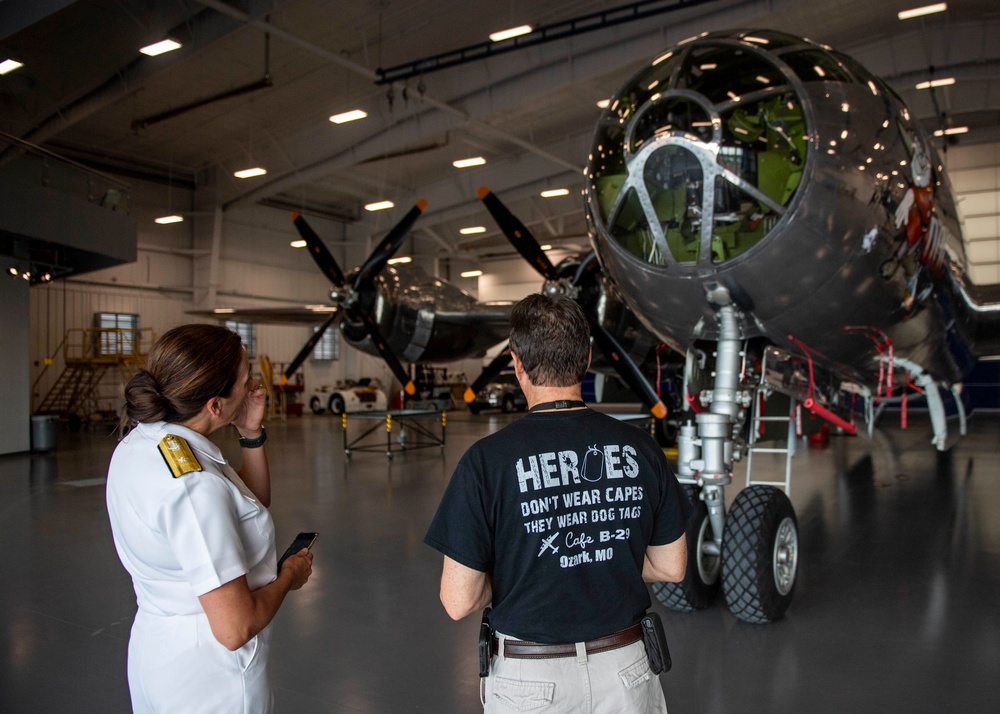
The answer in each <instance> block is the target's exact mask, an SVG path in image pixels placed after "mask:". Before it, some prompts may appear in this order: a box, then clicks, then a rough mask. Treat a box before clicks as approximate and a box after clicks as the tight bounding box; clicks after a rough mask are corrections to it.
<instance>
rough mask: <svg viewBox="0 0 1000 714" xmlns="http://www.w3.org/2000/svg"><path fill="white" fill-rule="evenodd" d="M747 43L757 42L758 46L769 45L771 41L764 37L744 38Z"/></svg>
mask: <svg viewBox="0 0 1000 714" xmlns="http://www.w3.org/2000/svg"><path fill="white" fill-rule="evenodd" d="M743 39H744V40H746V41H747V42H756V43H757V44H758V45H769V44H771V42H770V40H765V39H764V38H763V37H744V38H743Z"/></svg>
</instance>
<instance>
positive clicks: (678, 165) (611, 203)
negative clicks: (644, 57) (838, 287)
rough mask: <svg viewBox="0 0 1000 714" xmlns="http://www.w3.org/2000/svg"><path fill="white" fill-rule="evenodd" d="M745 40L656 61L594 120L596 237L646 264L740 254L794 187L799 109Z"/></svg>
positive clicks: (705, 44) (696, 46)
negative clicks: (608, 239) (598, 234)
mask: <svg viewBox="0 0 1000 714" xmlns="http://www.w3.org/2000/svg"><path fill="white" fill-rule="evenodd" d="M750 41H751V38H738V39H737V38H733V39H730V40H728V41H725V40H722V41H719V40H716V41H712V40H708V39H704V40H699V41H696V42H694V43H692V44H691V45H690V46H686V47H685V46H682V47H681V48H679V49H678V50H675V51H674V52H671V53H668V54H667V55H664V56H663V57H661V58H659V59H658V60H656V61H655V62H654V63H653V64H652V65H651V66H649V67H647V68H646V69H645V70H643V71H642V72H640V73H639V74H638V75H636V76H635V77H634V78H633V79H632V81H631V82H629V83H628V84H627V85H626V86H625V87H624V88H623V89H622V90H621V91H620V92H619V93H618V95H617V96H616V97H615V98H614V99H613V100H612V102H611V105H610V106H609V107H608V109H607V110H606V111H605V113H604V115H603V116H602V118H601V123H600V125H599V126H598V129H597V133H596V135H595V139H594V147H593V151H592V153H591V157H590V169H589V178H590V182H591V186H590V191H591V201H592V203H591V205H592V206H593V207H594V208H595V209H596V210H595V211H592V218H593V220H594V222H595V224H596V226H595V228H596V229H597V230H600V231H603V232H604V233H605V234H606V235H607V236H610V237H612V238H613V239H614V240H615V241H617V242H618V243H619V244H621V245H622V246H623V247H624V248H625V249H627V250H628V251H630V252H631V253H633V254H634V255H636V256H638V257H640V258H642V259H643V260H645V261H647V262H649V263H652V264H654V265H664V266H669V265H697V264H704V263H715V264H717V263H722V262H725V261H727V260H730V259H732V258H735V257H736V256H739V255H741V254H743V253H745V252H746V251H748V250H750V249H751V248H752V247H753V246H754V245H756V244H757V243H758V242H759V241H761V240H762V239H763V238H764V237H765V236H766V235H767V233H768V232H769V231H770V229H771V228H772V227H773V226H774V225H775V224H776V223H777V221H778V220H779V219H780V218H781V216H782V215H784V213H785V210H786V208H787V207H788V205H789V203H790V202H791V200H792V198H793V196H794V194H795V191H796V189H797V188H798V186H799V183H800V182H801V179H802V170H803V167H804V165H805V158H806V142H807V131H806V126H805V119H804V116H803V110H802V105H801V102H800V100H799V97H798V95H797V93H796V91H795V89H794V87H793V86H792V85H791V84H790V83H789V80H788V77H787V76H786V75H785V74H784V72H783V71H782V69H781V67H779V64H778V63H775V62H773V61H772V60H771V59H770V56H769V55H768V54H767V52H766V51H764V50H763V49H758V48H757V47H755V46H752V45H750ZM760 42H762V43H765V44H766V41H765V40H760Z"/></svg>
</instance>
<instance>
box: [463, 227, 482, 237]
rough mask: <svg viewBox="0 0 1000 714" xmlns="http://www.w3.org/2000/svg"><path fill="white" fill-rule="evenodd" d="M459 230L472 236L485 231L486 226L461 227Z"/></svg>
mask: <svg viewBox="0 0 1000 714" xmlns="http://www.w3.org/2000/svg"><path fill="white" fill-rule="evenodd" d="M458 232H459V233H461V234H462V235H463V236H471V235H475V234H476V233H485V232H486V226H468V227H467V228H459V229H458Z"/></svg>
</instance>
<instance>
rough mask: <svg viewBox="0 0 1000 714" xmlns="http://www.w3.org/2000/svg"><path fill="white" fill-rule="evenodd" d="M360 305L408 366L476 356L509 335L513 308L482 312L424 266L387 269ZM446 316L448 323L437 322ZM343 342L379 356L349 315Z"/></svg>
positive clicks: (472, 300) (343, 324)
mask: <svg viewBox="0 0 1000 714" xmlns="http://www.w3.org/2000/svg"><path fill="white" fill-rule="evenodd" d="M358 303H359V306H360V307H361V308H362V309H363V310H364V311H365V314H367V315H369V316H370V319H372V320H374V321H375V324H376V325H377V327H378V330H379V332H380V333H381V334H383V335H388V337H387V342H388V346H389V348H390V349H391V350H392V352H393V353H394V354H397V355H399V357H400V358H401V359H402V360H404V361H406V362H448V361H453V360H458V359H464V358H466V357H478V356H482V355H483V354H485V352H486V350H487V349H488V348H490V347H492V346H493V345H495V344H497V343H498V342H502V341H503V340H504V339H506V337H507V333H508V332H509V331H510V306H509V305H506V306H500V305H498V306H496V308H495V311H494V312H484V311H483V306H482V305H480V304H479V303H477V302H476V299H475V298H474V297H472V296H471V295H469V294H468V293H465V292H463V291H462V290H460V289H459V288H457V287H455V286H454V285H452V284H450V283H446V282H444V281H442V280H438V279H436V278H433V277H431V276H429V275H427V273H425V272H424V271H423V270H421V269H420V268H416V267H413V266H407V267H406V268H404V269H402V270H401V269H397V268H395V267H393V266H388V267H386V268H385V269H384V270H383V271H382V273H381V274H380V275H379V276H378V277H377V278H376V280H375V281H374V290H368V291H365V292H364V293H363V294H362V295H360V296H359V299H358ZM443 315H447V319H439V318H440V317H441V316H443ZM340 329H341V332H342V334H343V335H344V338H345V339H346V340H347V341H348V342H349V343H350V344H351V345H352V346H353V347H355V348H357V349H359V350H361V351H363V352H367V353H368V354H372V355H378V354H379V353H378V350H376V349H375V346H374V345H373V344H372V339H371V337H370V336H369V333H368V331H367V330H366V329H365V327H364V325H363V323H362V322H361V321H360V320H355V319H352V318H350V317H348V316H345V317H344V319H343V320H342V321H341V323H340Z"/></svg>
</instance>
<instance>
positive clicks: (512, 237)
mask: <svg viewBox="0 0 1000 714" xmlns="http://www.w3.org/2000/svg"><path fill="white" fill-rule="evenodd" d="M479 199H480V200H481V201H482V202H483V203H484V204H486V209H487V210H488V211H489V212H490V215H491V216H493V220H495V221H496V222H497V225H498V226H500V230H501V231H503V234H504V235H505V236H507V240H509V241H510V242H511V245H513V246H514V248H516V249H517V252H518V253H520V254H521V255H522V256H523V257H524V259H525V260H527V261H528V262H529V263H531V267H532V268H534V269H535V270H537V271H538V272H539V274H540V275H541V276H542V277H543V278H545V279H546V280H555V279H556V278H558V277H559V275H558V273H556V269H555V266H553V265H552V261H550V260H549V257H548V256H547V255H545V251H544V250H542V247H541V246H540V245H539V244H538V241H537V240H535V237H534V236H533V235H531V231H529V230H528V229H527V228H526V227H525V225H524V224H523V223H521V221H519V220H518V219H517V217H516V216H514V214H513V213H511V212H510V211H509V210H507V207H506V206H505V205H503V203H501V202H500V199H499V198H497V197H496V196H495V195H494V194H493V192H492V191H490V190H489V189H488V188H486V187H485V186H481V187H480V188H479Z"/></svg>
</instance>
